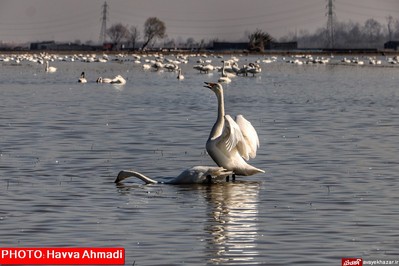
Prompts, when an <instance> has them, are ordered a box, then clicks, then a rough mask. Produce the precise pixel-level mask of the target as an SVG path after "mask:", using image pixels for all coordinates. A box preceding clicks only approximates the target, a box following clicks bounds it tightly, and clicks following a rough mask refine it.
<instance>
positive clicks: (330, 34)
mask: <svg viewBox="0 0 399 266" xmlns="http://www.w3.org/2000/svg"><path fill="white" fill-rule="evenodd" d="M327 1H328V4H327V6H326V7H327V13H326V15H327V17H328V19H327V41H328V47H329V48H331V49H332V48H334V16H335V14H334V4H333V1H334V0H327Z"/></svg>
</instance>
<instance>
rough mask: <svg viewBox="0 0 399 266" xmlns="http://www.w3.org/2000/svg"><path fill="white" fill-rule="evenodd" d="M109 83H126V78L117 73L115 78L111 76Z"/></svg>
mask: <svg viewBox="0 0 399 266" xmlns="http://www.w3.org/2000/svg"><path fill="white" fill-rule="evenodd" d="M110 83H111V84H120V85H124V84H126V80H125V79H124V78H123V77H122V76H121V75H117V76H115V78H113V80H111V82H110Z"/></svg>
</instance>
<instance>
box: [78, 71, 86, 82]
mask: <svg viewBox="0 0 399 266" xmlns="http://www.w3.org/2000/svg"><path fill="white" fill-rule="evenodd" d="M78 82H79V83H87V79H86V75H85V72H82V74H80V78H79V79H78Z"/></svg>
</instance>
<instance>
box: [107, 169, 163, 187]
mask: <svg viewBox="0 0 399 266" xmlns="http://www.w3.org/2000/svg"><path fill="white" fill-rule="evenodd" d="M131 176H134V177H137V178H138V179H140V180H143V181H144V182H145V183H146V184H156V183H158V181H155V180H154V179H151V178H149V177H148V176H145V175H143V174H142V173H139V172H136V171H133V170H122V171H120V172H119V174H118V176H117V177H116V179H115V181H114V182H115V183H119V182H121V181H122V180H125V179H126V178H128V177H131Z"/></svg>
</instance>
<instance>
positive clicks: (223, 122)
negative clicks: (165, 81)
mask: <svg viewBox="0 0 399 266" xmlns="http://www.w3.org/2000/svg"><path fill="white" fill-rule="evenodd" d="M205 84H206V86H205V87H206V88H209V89H211V90H212V91H213V92H214V93H215V94H216V97H217V99H218V116H217V120H216V123H215V124H214V126H213V128H212V130H211V133H210V134H209V138H208V141H207V142H206V150H207V152H208V154H209V155H210V156H211V158H212V159H213V160H214V161H215V163H216V164H217V165H218V166H220V167H223V168H225V169H227V170H230V171H233V172H234V174H235V175H243V176H249V175H253V174H257V173H264V172H265V171H263V170H261V169H258V168H256V167H254V166H252V165H249V164H248V163H247V162H246V161H245V160H249V158H255V156H256V151H257V149H258V147H259V138H258V134H257V133H256V130H255V128H254V127H253V126H252V124H251V123H250V122H249V121H247V120H246V119H245V118H244V117H243V116H242V115H237V117H236V120H235V121H234V120H233V118H231V117H230V116H229V115H225V111H224V96H223V87H222V85H221V84H220V83H208V82H205ZM233 178H234V176H233Z"/></svg>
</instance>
